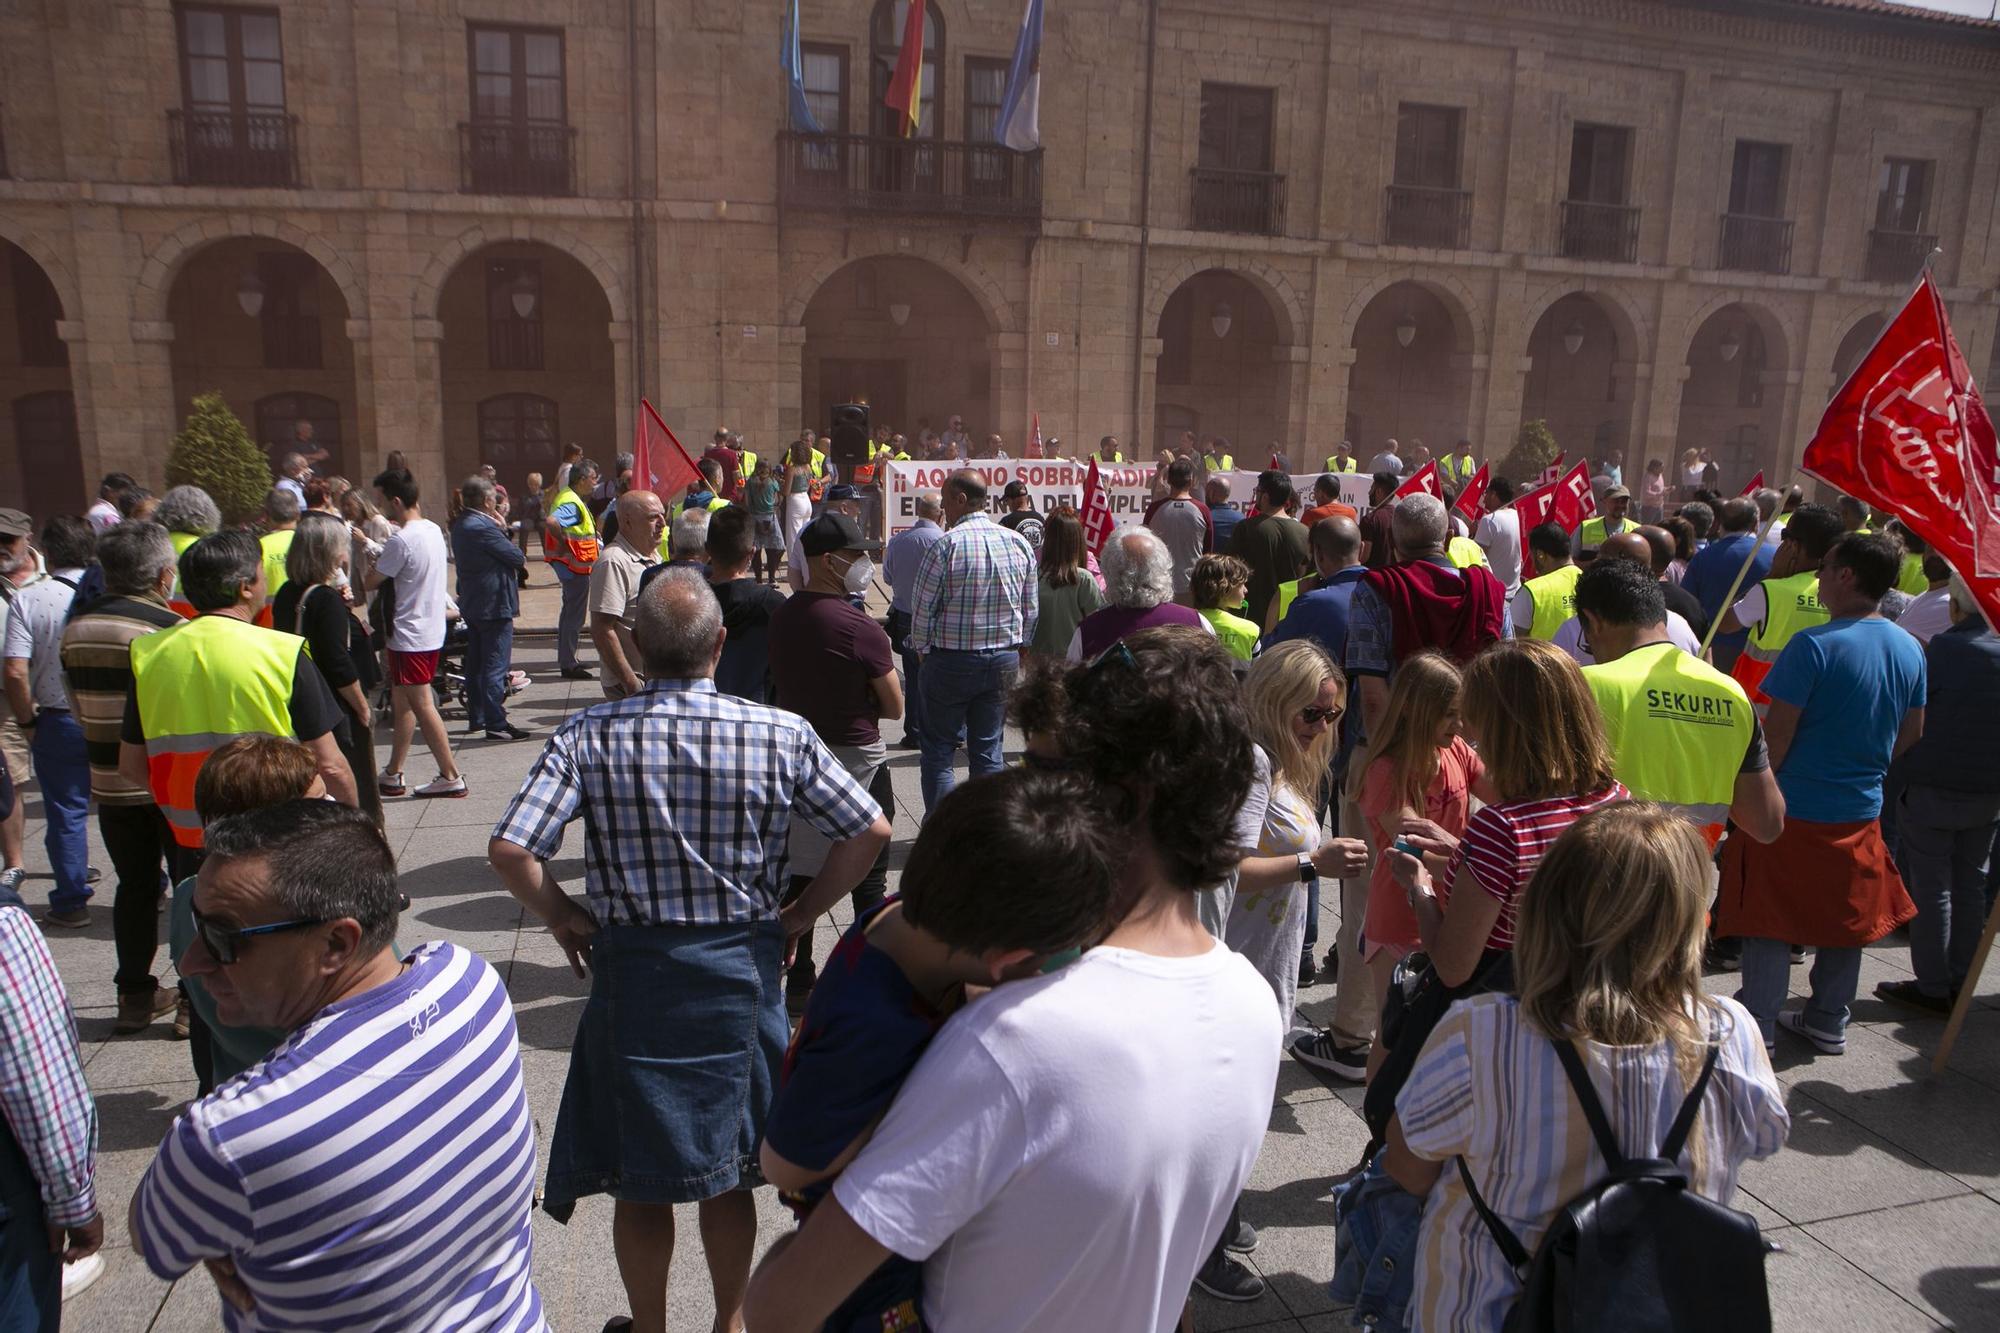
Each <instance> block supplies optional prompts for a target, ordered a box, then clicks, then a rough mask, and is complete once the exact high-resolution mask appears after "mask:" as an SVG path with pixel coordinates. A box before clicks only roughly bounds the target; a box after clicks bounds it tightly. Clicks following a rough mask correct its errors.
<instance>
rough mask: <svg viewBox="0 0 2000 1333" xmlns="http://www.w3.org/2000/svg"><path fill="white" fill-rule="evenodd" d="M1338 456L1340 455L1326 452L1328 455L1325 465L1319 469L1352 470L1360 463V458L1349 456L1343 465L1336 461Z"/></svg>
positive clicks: (1330, 470)
mask: <svg viewBox="0 0 2000 1333" xmlns="http://www.w3.org/2000/svg"><path fill="white" fill-rule="evenodd" d="M1339 457H1340V455H1339V454H1328V455H1327V456H1326V466H1325V467H1324V468H1322V469H1321V471H1324V472H1352V471H1354V469H1355V468H1356V467H1357V466H1358V465H1359V463H1360V460H1359V459H1354V458H1350V459H1348V460H1347V463H1346V465H1345V466H1343V465H1342V464H1341V463H1339V462H1338V461H1336V460H1338V459H1339Z"/></svg>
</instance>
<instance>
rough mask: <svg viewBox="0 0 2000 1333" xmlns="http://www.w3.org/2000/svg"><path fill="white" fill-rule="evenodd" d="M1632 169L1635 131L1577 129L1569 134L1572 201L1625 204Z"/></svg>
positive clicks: (1605, 127)
mask: <svg viewBox="0 0 2000 1333" xmlns="http://www.w3.org/2000/svg"><path fill="white" fill-rule="evenodd" d="M1631 165H1632V131H1631V130H1629V129H1627V128H1625V127H1624V126H1622V125H1578V126H1576V127H1575V128H1573V129H1572V130H1571V131H1570V151H1569V198H1570V199H1571V200H1572V201H1574V202H1577V203H1586V204H1623V203H1624V202H1625V192H1626V186H1627V179H1626V178H1627V176H1628V175H1629V173H1630V171H1631Z"/></svg>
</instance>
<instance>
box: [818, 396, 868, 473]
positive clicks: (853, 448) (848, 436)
mask: <svg viewBox="0 0 2000 1333" xmlns="http://www.w3.org/2000/svg"><path fill="white" fill-rule="evenodd" d="M827 435H828V436H829V437H830V438H831V439H832V440H833V461H834V462H835V463H838V464H839V465H840V466H841V467H842V468H849V467H859V466H860V465H862V464H863V463H866V462H867V461H868V404H866V403H841V404H839V405H838V406H836V407H835V408H834V409H833V428H832V429H831V430H829V431H828V432H827Z"/></svg>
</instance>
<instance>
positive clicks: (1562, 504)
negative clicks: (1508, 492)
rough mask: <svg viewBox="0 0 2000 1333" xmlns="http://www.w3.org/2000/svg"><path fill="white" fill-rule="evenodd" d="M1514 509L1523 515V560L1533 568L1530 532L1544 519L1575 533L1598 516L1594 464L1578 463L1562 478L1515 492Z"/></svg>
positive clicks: (1540, 524)
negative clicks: (1592, 488)
mask: <svg viewBox="0 0 2000 1333" xmlns="http://www.w3.org/2000/svg"><path fill="white" fill-rule="evenodd" d="M1514 512H1515V513H1517V514H1519V515H1520V516H1521V560H1522V562H1523V564H1524V566H1525V567H1526V568H1530V569H1532V568H1533V567H1534V559H1533V557H1532V555H1531V554H1530V552H1529V550H1528V534H1529V533H1531V532H1533V531H1534V530H1535V529H1536V528H1539V527H1540V526H1542V524H1544V523H1555V524H1558V525H1559V526H1560V527H1561V528H1562V530H1563V531H1564V532H1567V533H1571V534H1574V533H1575V532H1576V530H1577V529H1578V528H1580V527H1582V526H1583V522H1584V520H1585V519H1587V518H1594V517H1595V516H1596V514H1597V497H1596V496H1594V495H1592V494H1591V491H1590V465H1589V464H1588V463H1578V464H1577V465H1576V466H1575V467H1573V468H1571V469H1570V470H1569V473H1568V474H1567V475H1566V476H1564V477H1563V478H1562V479H1561V480H1559V481H1552V482H1550V483H1548V484H1547V485H1546V486H1537V487H1536V488H1535V489H1534V490H1532V491H1529V492H1528V493H1527V494H1525V495H1517V496H1515V497H1514Z"/></svg>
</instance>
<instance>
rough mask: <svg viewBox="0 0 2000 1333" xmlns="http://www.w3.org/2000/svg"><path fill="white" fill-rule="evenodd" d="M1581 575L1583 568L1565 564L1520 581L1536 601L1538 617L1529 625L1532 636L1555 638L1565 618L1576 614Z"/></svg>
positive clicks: (1546, 638)
mask: <svg viewBox="0 0 2000 1333" xmlns="http://www.w3.org/2000/svg"><path fill="white" fill-rule="evenodd" d="M1582 577H1583V570H1582V569H1581V568H1579V567H1578V566H1576V565H1564V566H1563V567H1562V568H1561V569H1557V570H1552V571H1551V572H1549V573H1547V574H1544V575H1542V576H1541V577H1540V578H1533V579H1529V580H1528V581H1527V582H1526V583H1523V584H1522V585H1521V586H1522V587H1523V588H1526V589H1527V590H1528V596H1529V597H1530V598H1532V599H1533V600H1534V603H1535V620H1534V623H1533V624H1532V625H1530V626H1529V627H1528V637H1529V638H1531V639H1540V640H1542V641H1543V642H1544V643H1546V642H1548V641H1550V640H1552V639H1554V638H1555V637H1556V631H1557V630H1559V629H1561V628H1562V625H1563V622H1564V621H1565V620H1568V619H1569V618H1570V617H1571V616H1573V615H1575V614H1576V581H1577V580H1578V579H1580V578H1582Z"/></svg>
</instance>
